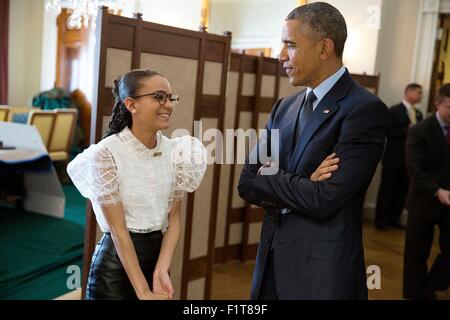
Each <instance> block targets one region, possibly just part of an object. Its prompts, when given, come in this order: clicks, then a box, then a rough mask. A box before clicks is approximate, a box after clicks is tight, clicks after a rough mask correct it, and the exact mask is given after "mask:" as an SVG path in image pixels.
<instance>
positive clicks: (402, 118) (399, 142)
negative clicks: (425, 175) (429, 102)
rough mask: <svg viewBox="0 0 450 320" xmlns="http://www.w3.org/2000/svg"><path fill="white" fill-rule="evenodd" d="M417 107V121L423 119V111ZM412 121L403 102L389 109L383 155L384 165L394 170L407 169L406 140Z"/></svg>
mask: <svg viewBox="0 0 450 320" xmlns="http://www.w3.org/2000/svg"><path fill="white" fill-rule="evenodd" d="M415 109H416V117H417V122H419V121H422V120H423V116H422V112H420V111H419V110H418V109H417V108H415ZM410 123H411V121H410V120H409V117H408V111H407V109H406V106H405V105H404V104H403V103H400V104H398V105H395V106H393V107H391V108H390V109H389V131H388V134H387V143H386V150H385V152H384V157H383V165H384V166H386V167H389V168H391V169H393V170H400V169H403V170H405V169H406V164H405V161H406V160H405V142H406V135H407V134H408V128H409V125H410Z"/></svg>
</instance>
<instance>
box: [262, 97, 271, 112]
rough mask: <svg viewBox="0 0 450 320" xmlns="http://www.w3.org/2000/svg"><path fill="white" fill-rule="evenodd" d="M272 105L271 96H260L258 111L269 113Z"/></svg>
mask: <svg viewBox="0 0 450 320" xmlns="http://www.w3.org/2000/svg"><path fill="white" fill-rule="evenodd" d="M272 107H273V98H261V99H260V101H259V112H260V113H270V112H271V111H272Z"/></svg>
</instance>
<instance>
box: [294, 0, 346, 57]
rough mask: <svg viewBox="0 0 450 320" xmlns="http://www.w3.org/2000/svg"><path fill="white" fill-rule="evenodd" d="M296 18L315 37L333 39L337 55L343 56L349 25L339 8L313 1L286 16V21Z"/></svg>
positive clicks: (316, 38)
mask: <svg viewBox="0 0 450 320" xmlns="http://www.w3.org/2000/svg"><path fill="white" fill-rule="evenodd" d="M295 19H297V20H300V21H301V22H302V23H304V24H305V25H306V26H307V33H308V36H310V37H312V38H313V39H315V40H321V39H323V38H330V39H331V40H333V42H334V48H335V52H336V55H337V56H338V57H339V58H342V54H343V53H344V46H345V40H347V25H346V23H345V19H344V17H343V16H342V14H341V13H340V12H339V10H338V9H336V8H335V7H333V6H332V5H330V4H328V3H325V2H313V3H310V4H306V5H303V6H300V7H297V8H295V9H294V10H292V11H291V13H289V14H288V16H287V17H286V21H288V20H295Z"/></svg>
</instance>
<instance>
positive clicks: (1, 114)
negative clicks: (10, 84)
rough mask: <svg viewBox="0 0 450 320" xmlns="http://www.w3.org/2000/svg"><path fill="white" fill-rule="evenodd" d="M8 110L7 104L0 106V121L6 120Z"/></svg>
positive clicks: (9, 108)
mask: <svg viewBox="0 0 450 320" xmlns="http://www.w3.org/2000/svg"><path fill="white" fill-rule="evenodd" d="M10 110H11V107H9V106H0V121H8V117H9V112H10Z"/></svg>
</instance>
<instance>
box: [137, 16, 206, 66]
mask: <svg viewBox="0 0 450 320" xmlns="http://www.w3.org/2000/svg"><path fill="white" fill-rule="evenodd" d="M144 25H145V23H144ZM142 52H147V53H154V54H163V55H168V56H173V57H181V58H188V59H198V57H199V54H200V39H198V38H194V37H186V36H184V35H180V34H174V33H168V32H163V31H159V30H151V29H146V28H145V27H144V28H143V29H142Z"/></svg>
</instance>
